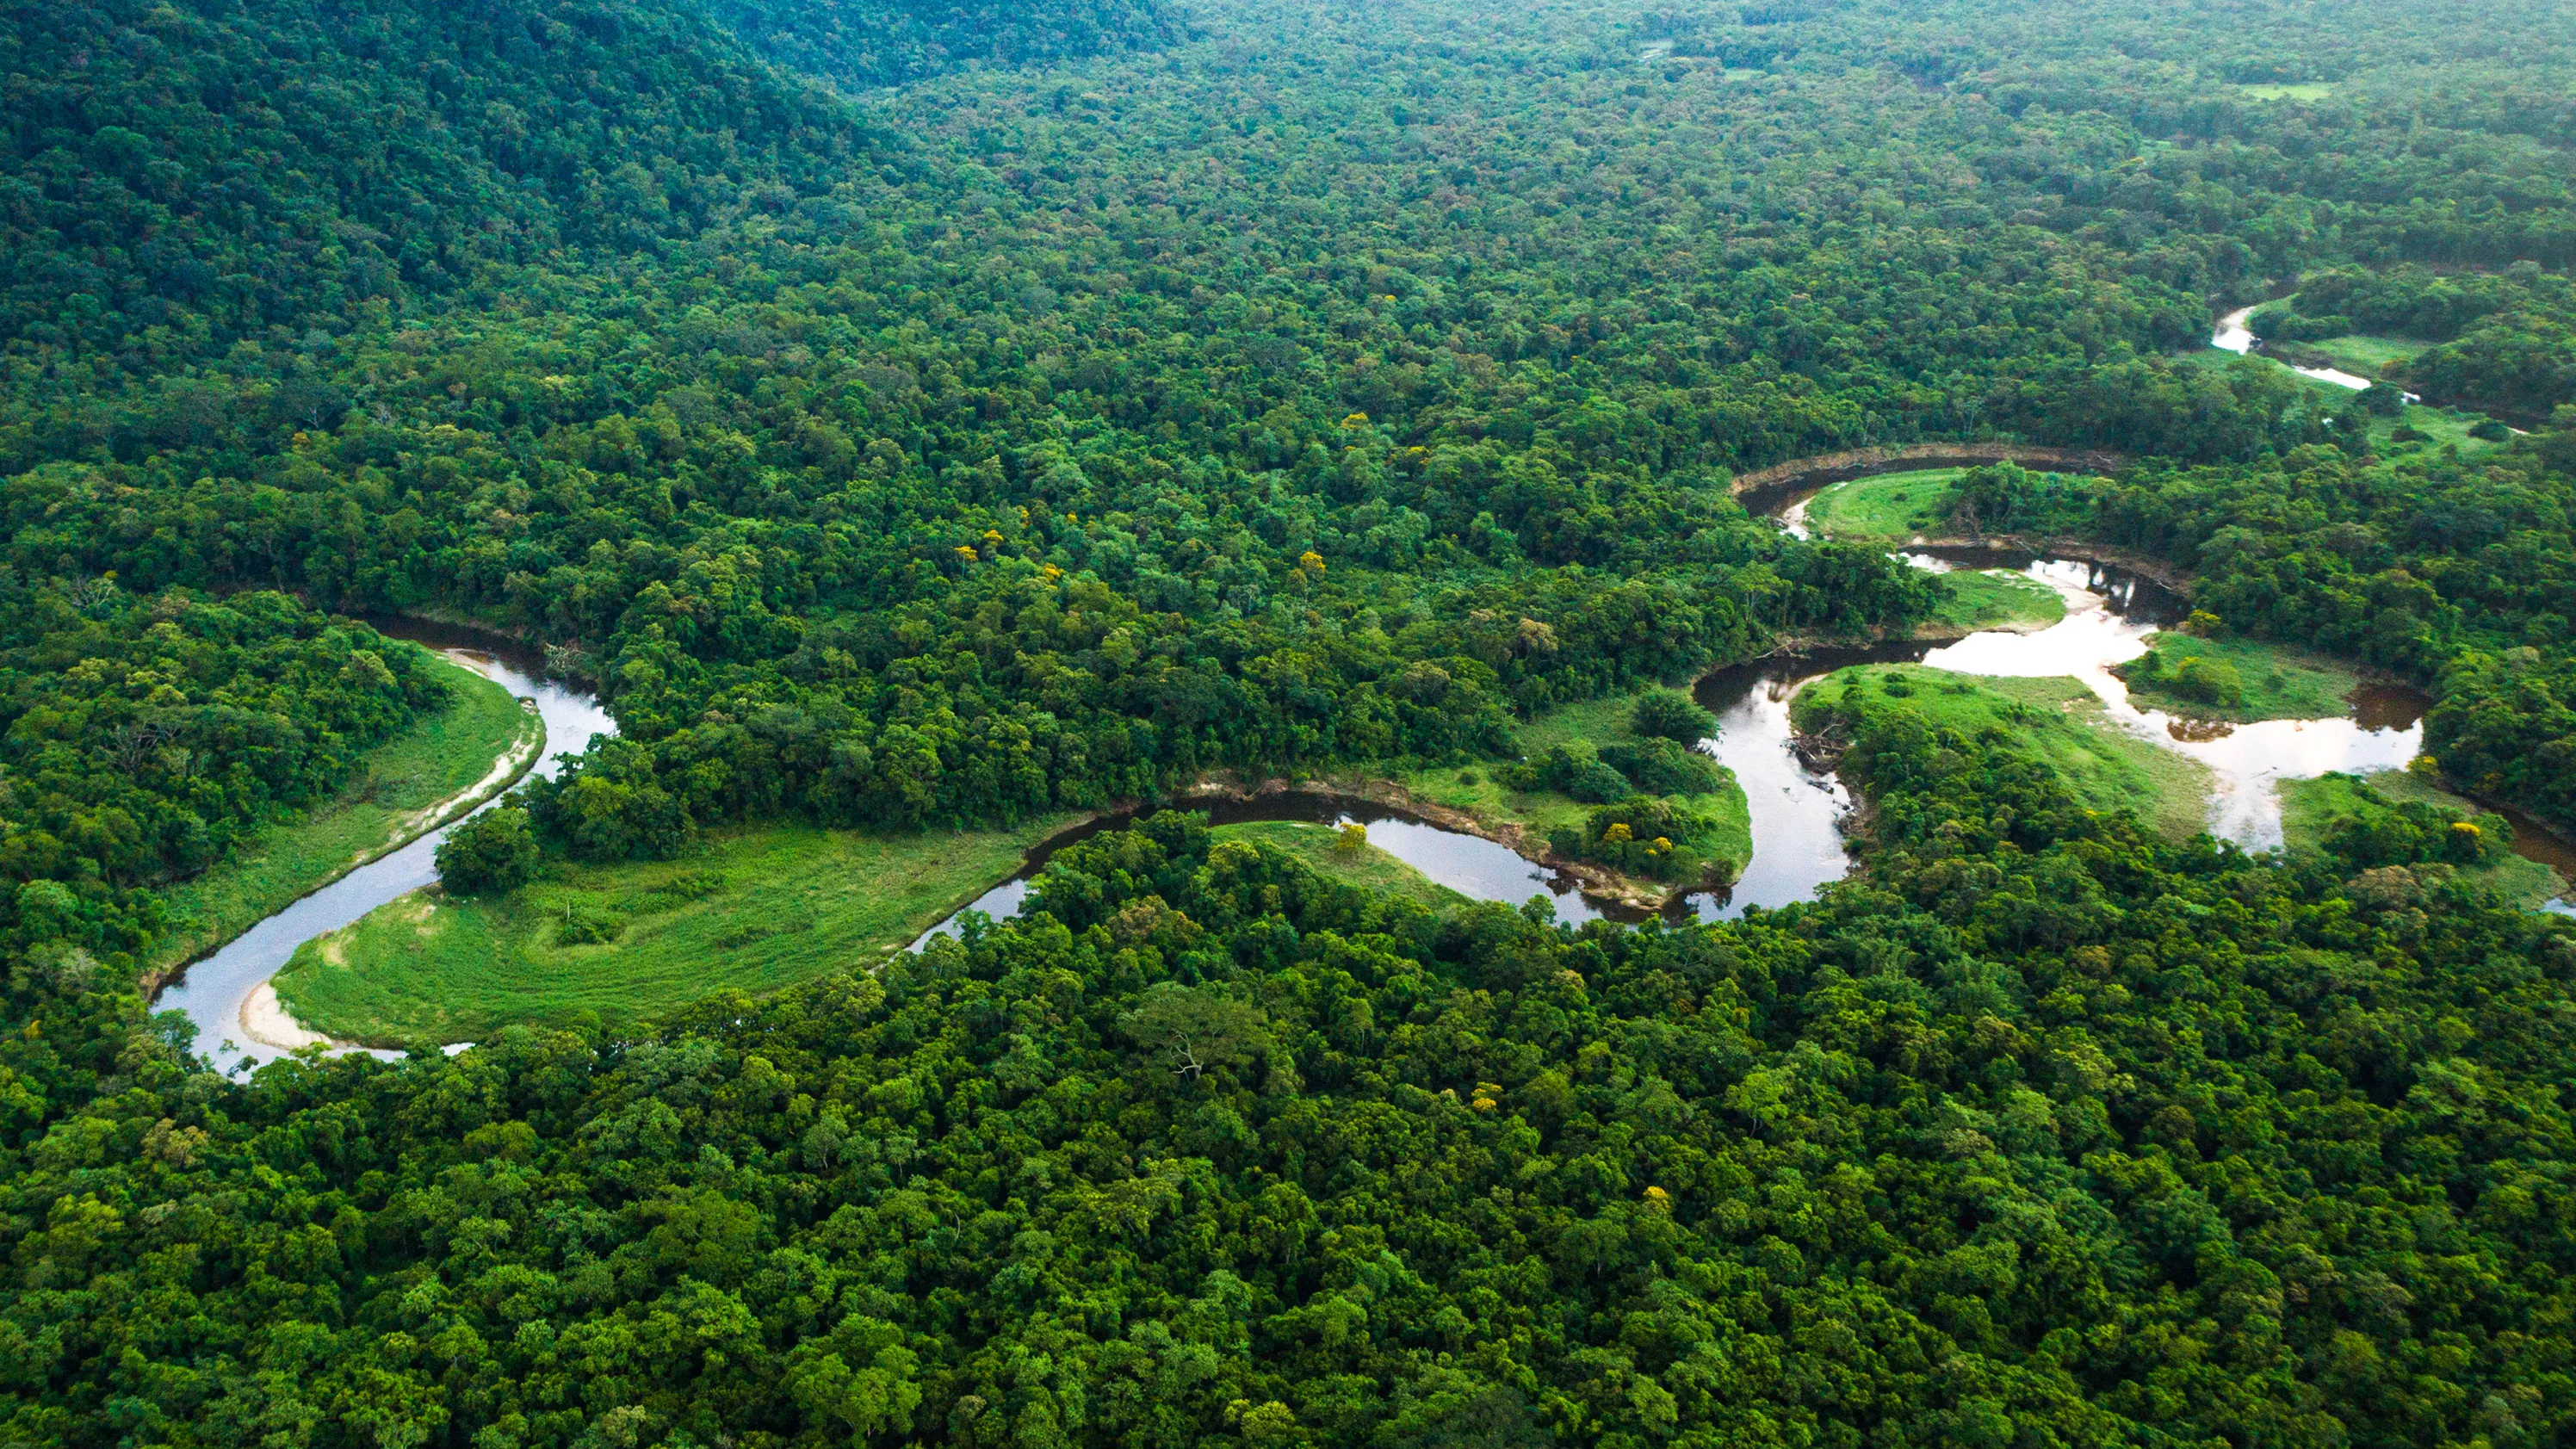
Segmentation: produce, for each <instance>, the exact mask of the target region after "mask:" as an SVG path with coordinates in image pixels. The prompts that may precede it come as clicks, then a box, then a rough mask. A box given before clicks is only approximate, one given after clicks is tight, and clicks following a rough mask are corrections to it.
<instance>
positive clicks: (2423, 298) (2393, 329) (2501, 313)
mask: <svg viewBox="0 0 2576 1449" xmlns="http://www.w3.org/2000/svg"><path fill="white" fill-rule="evenodd" d="M2571 324H2576V293H2571V292H2570V291H2569V289H2568V284H2567V278H2566V277H2565V276H2564V275H2563V274H2558V273H2548V272H2543V271H2542V270H2541V269H2540V267H2539V266H2538V264H2536V263H2533V262H2529V261H2524V262H2519V263H2516V264H2515V265H2514V266H2512V267H2510V268H2508V269H2506V270H2504V271H2502V272H2492V273H2482V272H2472V273H2469V274H2467V275H2455V274H2451V273H2448V272H2435V271H2431V270H2428V269H2426V268H2424V267H2421V266H2400V267H2394V268H2390V269H2388V270H2386V271H2380V272H2371V271H2362V270H2358V269H2349V268H2342V269H2336V270H2333V271H2329V272H2325V273H2323V274H2321V275H2318V276H2313V277H2309V278H2307V279H2306V280H2304V281H2302V282H2301V283H2300V284H2299V293H2298V295H2297V296H2296V297H2295V298H2293V299H2292V305H2291V306H2289V307H2283V308H2275V309H2271V310H2268V311H2265V312H2261V313H2257V314H2256V316H2255V318H2254V331H2255V333H2256V334H2257V335H2258V336H2262V337H2265V338H2277V339H2279V340H2281V341H2285V342H2303V341H2315V340H2322V339H2327V338H2334V337H2340V336H2342V335H2344V334H2346V333H2351V332H2367V333H2395V334H2398V335H2401V336H2406V337H2417V338H2423V339H2425V340H2427V341H2430V342H2436V343H2439V344H2440V345H2439V346H2435V347H2429V348H2426V349H2425V350H2424V351H2422V352H2420V353H2418V354H2417V355H2416V356H2414V357H2412V358H2409V359H2407V360H2406V361H2404V362H2402V363H2400V364H2397V365H2396V367H2395V369H2394V372H2395V376H2397V377H2398V378H2400V379H2402V380H2403V381H2405V382H2406V383H2407V384H2408V385H2409V386H2411V387H2414V388H2416V389H2417V390H2419V391H2421V392H2422V393H2423V394H2424V395H2425V396H2427V397H2430V398H2433V399H2436V400H2438V401H2444V402H2461V403H2467V404H2470V405H2473V406H2474V405H2485V406H2489V407H2494V408H2498V409H2502V410H2503V411H2505V412H2507V413H2512V414H2520V415H2523V416H2527V417H2543V416H2546V415H2547V414H2548V412H2549V410H2550V409H2551V408H2554V407H2556V406H2557V405H2559V404H2560V403H2564V402H2576V333H2572V332H2571V331H2570V327H2571Z"/></svg>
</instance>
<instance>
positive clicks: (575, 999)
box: [276, 819, 1466, 1045]
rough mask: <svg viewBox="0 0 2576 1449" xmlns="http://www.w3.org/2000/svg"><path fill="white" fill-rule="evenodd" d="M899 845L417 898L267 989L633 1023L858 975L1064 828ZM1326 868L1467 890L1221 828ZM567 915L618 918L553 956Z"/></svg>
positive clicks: (782, 830) (1321, 829)
mask: <svg viewBox="0 0 2576 1449" xmlns="http://www.w3.org/2000/svg"><path fill="white" fill-rule="evenodd" d="M1070 823H1071V821H1070V819H1056V820H1050V821H1047V822H1044V823H1043V824H1039V825H1033V826H1030V827H1028V828H1026V829H1022V830H1017V831H988V832H979V833H974V834H926V835H918V836H908V837H886V836H875V835H863V834H859V833H856V832H852V831H827V830H816V829H811V828H807V827H798V826H779V827H771V828H765V829H754V830H745V831H738V832H733V833H729V834H724V835H717V836H710V837H708V838H707V839H705V840H703V841H701V842H700V844H699V846H698V847H697V848H696V849H694V850H692V851H691V852H690V853H689V854H688V855H686V856H685V857H683V858H682V859H679V860H672V861H621V862H617V863H615V864H609V865H579V864H574V865H565V866H559V867H557V868H556V870H555V872H554V878H552V879H548V880H542V881H538V882H536V883H533V884H531V885H529V886H527V887H525V888H523V889H522V890H520V891H518V892H516V893H514V894H513V895H511V896H508V897H506V898H503V899H498V900H489V899H486V900H451V899H449V898H448V897H447V896H445V895H444V894H442V893H440V892H439V891H437V890H434V889H433V890H425V891H416V892H414V893H412V894H411V895H408V896H405V897H403V898H402V899H401V900H398V901H395V902H393V903H392V904H390V905H387V906H384V907H382V908H381V909H379V910H377V911H375V912H374V913H372V914H370V915H368V916H367V917H366V918H365V919H363V920H361V921H359V922H357V923H356V924H354V925H352V926H350V927H348V928H347V929H345V930H342V931H339V932H335V933H333V934H331V935H328V936H324V937H321V938H319V939H317V940H314V941H309V942H307V943H305V945H304V946H303V947H302V948H301V949H299V950H298V951H297V952H296V954H295V958H294V959H293V960H292V961H290V962H288V963H287V966H286V969H285V970H283V971H281V972H279V973H278V976H277V980H276V985H277V992H278V996H279V997H280V999H281V1000H283V1001H284V1002H285V1003H286V1005H287V1007H288V1009H289V1010H291V1011H292V1012H293V1013H294V1014H295V1017H296V1019H297V1020H298V1021H299V1022H301V1023H303V1024H304V1025H305V1026H307V1027H310V1028H312V1029H314V1030H316V1031H322V1032H327V1033H329V1034H330V1035H333V1036H337V1037H341V1038H343V1039H346V1040H351V1041H361V1042H367V1043H370V1044H374V1045H398V1044H401V1043H403V1042H405V1041H419V1040H426V1041H439V1042H446V1041H466V1040H475V1039H479V1038H482V1037H485V1036H488V1035H490V1034H491V1033H492V1032H493V1031H494V1030H496V1029H498V1028H499V1027H501V1026H503V1025H505V1024H507V1023H510V1022H522V1021H568V1020H575V1019H579V1018H582V1017H585V1016H596V1017H597V1018H598V1019H599V1020H600V1021H602V1022H603V1023H606V1024H608V1025H611V1026H617V1025H626V1024H631V1023H634V1022H637V1021H641V1020H648V1019H650V1018H652V1017H654V1016H658V1015H661V1014H663V1013H665V1012H668V1011H670V1010H673V1009H674V1008H677V1007H680V1006H684V1005H686V1004H687V1003H689V1002H691V1001H695V1000H698V999H700V998H702V997H705V996H707V995H710V994H712V993H714V992H717V991H724V990H740V991H748V992H754V993H762V992H769V991H775V990H777V989H779V988H781V987H785V986H792V985H794V984H796V983H797V982H800V981H805V980H809V979H811V978H813V977H816V976H819V975H822V974H824V973H826V972H829V971H833V970H837V969H840V968H843V967H849V966H864V965H873V964H874V963H876V962H878V961H881V960H883V959H884V958H886V957H887V956H889V955H891V954H893V953H894V952H895V951H896V950H898V949H900V948H902V947H904V946H906V945H909V944H910V943H911V942H912V941H913V940H914V939H915V938H916V937H918V936H919V935H920V934H921V933H922V932H923V931H925V930H927V929H929V928H930V927H931V926H932V925H934V924H936V923H937V922H938V921H940V920H941V919H942V918H944V917H945V916H947V915H948V914H949V913H950V912H952V911H954V910H956V909H957V908H958V907H959V906H960V905H963V904H964V903H965V902H967V901H969V900H972V899H974V898H975V897H976V896H978V895H981V894H982V893H983V892H984V891H986V890H987V889H989V888H991V886H992V885H993V884H994V883H995V882H997V881H1001V880H1006V879H1008V878H1009V877H1010V876H1012V875H1013V874H1015V873H1016V872H1018V870H1019V869H1020V868H1021V865H1022V863H1023V862H1024V861H1025V859H1026V858H1027V853H1028V850H1029V848H1030V847H1031V846H1033V845H1036V844H1037V843H1039V842H1040V841H1042V840H1044V839H1045V838H1046V837H1047V836H1048V835H1050V834H1053V833H1054V832H1055V831H1057V830H1060V829H1062V828H1064V827H1065V826H1066V825H1068V824H1070ZM1216 834H1217V836H1218V837H1219V838H1220V839H1245V840H1256V841H1260V842H1262V843H1264V844H1268V845H1271V846H1275V847H1277V848H1279V849H1281V850H1285V851H1287V852H1289V853H1290V854H1293V855H1295V856H1296V857H1298V858H1299V859H1301V860H1303V861H1305V862H1307V863H1308V864H1310V865H1312V866H1314V867H1315V868H1316V869H1318V870H1321V871H1323V872H1325V873H1326V874H1329V875H1332V876H1335V877H1338V878H1340V879H1343V880H1347V881H1350V882H1352V883H1354V884H1357V885H1361V886H1365V887H1367V888H1369V889H1372V890H1380V891H1390V892H1394V893H1397V894H1401V895H1406V896H1410V897H1412V898H1413V899H1415V900H1419V901H1421V902H1423V903H1424V904H1425V905H1428V906H1431V907H1432V908H1434V909H1436V910H1448V909H1452V908H1454V907H1456V906H1459V905H1461V904H1464V903H1465V899H1466V898H1465V897H1463V896H1460V895H1459V894H1457V893H1456V892H1454V891H1451V890H1448V889H1446V888H1444V887H1442V886H1438V885H1435V884H1433V883H1432V882H1431V881H1430V880H1429V879H1428V878H1426V877H1425V876H1423V875H1422V873H1421V872H1419V871H1417V870H1415V869H1414V868H1413V867H1411V866H1409V865H1406V864H1405V863H1404V862H1402V861H1400V860H1397V859H1396V858H1395V857H1394V856H1391V855H1389V854H1387V853H1386V852H1385V851H1382V850H1379V849H1377V848H1375V847H1373V846H1372V847H1370V848H1369V849H1368V850H1367V851H1366V852H1365V853H1363V854H1361V855H1358V856H1356V857H1354V856H1350V855H1345V854H1344V853H1343V852H1342V851H1340V850H1339V849H1337V848H1336V832H1335V831H1334V830H1333V829H1331V828H1330V827H1328V826H1321V825H1312V824H1306V823H1303V822H1296V821H1263V822H1258V823H1253V824H1244V825H1226V826H1220V827H1218V828H1217V831H1216ZM567 907H569V908H570V914H571V915H572V916H573V917H574V918H575V919H591V920H597V919H600V918H611V919H622V920H623V922H624V925H623V927H622V928H621V929H618V930H616V932H615V934H613V935H612V936H611V937H610V938H609V939H607V940H605V941H601V942H597V943H593V944H586V945H565V944H561V943H559V941H558V939H557V938H558V937H559V936H560V935H561V934H562V933H563V929H564V925H563V923H564V921H565V918H566V914H567V911H566V908H567Z"/></svg>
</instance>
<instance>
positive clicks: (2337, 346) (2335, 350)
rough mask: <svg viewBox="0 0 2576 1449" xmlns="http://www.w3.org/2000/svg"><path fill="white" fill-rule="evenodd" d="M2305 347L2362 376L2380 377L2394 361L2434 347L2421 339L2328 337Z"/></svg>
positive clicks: (2305, 343) (2306, 344)
mask: <svg viewBox="0 0 2576 1449" xmlns="http://www.w3.org/2000/svg"><path fill="white" fill-rule="evenodd" d="M2299 345H2300V346H2302V347H2306V348H2311V349H2313V350H2315V351H2317V352H2321V353H2324V354H2325V355H2326V356H2327V357H2329V358H2331V359H2333V361H2334V365H2335V366H2337V367H2340V368H2342V369H2343V370H2344V371H2346V372H2350V373H2358V374H2359V375H2361V376H2363V377H2377V376H2379V369H2380V368H2381V367H2382V366H2383V365H2385V364H2387V363H2391V362H2404V361H2405V360H2407V359H2408V358H2410V357H2413V356H2414V355H2415V354H2416V353H2419V352H2422V351H2423V350H2424V349H2426V348H2428V347H2430V346H2432V345H2433V344H2432V343H2430V342H2426V341H2424V340H2423V339H2422V338H2419V337H2368V336H2363V335H2361V334H2358V333H2356V334H2354V335H2352V336H2349V337H2329V338H2327V339H2326V340H2324V341H2323V342H2303V343H2300V344H2299Z"/></svg>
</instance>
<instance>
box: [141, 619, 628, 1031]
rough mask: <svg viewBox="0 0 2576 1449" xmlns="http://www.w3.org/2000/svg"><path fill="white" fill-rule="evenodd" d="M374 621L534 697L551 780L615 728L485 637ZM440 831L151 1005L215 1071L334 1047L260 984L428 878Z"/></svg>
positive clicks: (379, 862)
mask: <svg viewBox="0 0 2576 1449" xmlns="http://www.w3.org/2000/svg"><path fill="white" fill-rule="evenodd" d="M373 622H374V623H375V626H376V629H377V631H378V632H379V633H383V634H386V635H389V636H391V637H393V638H397V639H409V640H411V641H412V642H414V643H418V644H425V645H427V646H429V647H430V648H433V649H436V650H438V652H439V653H441V654H443V655H445V656H446V657H447V658H449V659H452V660H454V661H455V662H457V663H459V664H462V665H464V666H465V667H466V668H469V669H472V670H474V671H475V672H476V673H478V674H481V675H483V676H485V677H486V678H489V679H492V680H495V681H497V682H498V683H499V684H500V685H501V686H502V687H503V688H505V689H507V690H509V691H510V692H511V693H512V694H514V695H517V696H518V697H519V698H520V699H522V700H528V701H533V703H534V704H535V707H536V711H537V714H538V716H539V718H541V719H542V720H543V721H544V723H545V743H544V744H542V745H540V746H539V747H538V755H537V760H536V763H535V764H534V766H533V767H532V768H533V769H534V770H535V771H536V772H537V773H539V774H542V775H546V776H548V777H551V776H552V775H553V774H554V772H555V771H556V769H557V768H559V766H558V764H557V761H556V756H558V755H563V754H578V753H580V752H581V751H583V750H585V749H588V748H589V747H590V739H591V736H593V735H597V734H615V733H616V732H617V726H616V724H615V722H613V721H611V720H610V719H609V717H608V712H607V711H606V710H604V709H601V708H600V706H599V702H598V701H597V700H595V699H593V698H592V697H591V696H589V695H587V694H584V693H581V692H579V691H577V690H573V689H567V688H565V687H564V686H562V685H560V684H556V683H553V682H551V681H548V680H546V679H545V678H543V677H542V669H541V668H540V666H539V665H538V664H537V662H536V661H535V660H534V659H532V658H529V657H526V656H524V655H521V654H519V653H518V652H517V651H515V650H514V651H510V652H509V653H508V654H506V655H505V654H503V653H500V652H496V646H495V645H494V643H493V642H492V640H491V639H489V638H488V637H486V636H484V635H481V634H476V633H471V632H468V631H465V630H461V629H451V628H447V627H444V626H441V625H437V624H429V623H423V622H420V621H417V620H399V621H396V620H376V621H373ZM485 808H489V807H488V806H486V807H485ZM448 828H450V827H442V828H440V829H437V830H434V831H431V832H430V833H429V834H427V835H424V836H422V837H421V838H419V839H418V840H415V841H413V842H411V843H410V844H408V845H405V846H403V847H402V848H401V849H399V850H395V851H393V852H392V853H390V854H387V855H383V856H380V857H378V858H377V859H375V860H373V861H371V862H369V863H368V864H366V865H362V866H360V867H358V868H357V869H356V870H353V871H351V872H349V873H348V874H347V875H344V876H342V877H340V878H339V879H338V880H336V881H333V882H332V883H331V884H329V885H326V886H324V887H322V888H321V889H320V890H317V891H315V892H313V893H312V894H311V895H308V896H305V897H304V898H302V899H301V900H298V901H296V902H295V903H294V904H293V905H290V906H288V907H287V908H286V909H284V910H282V911H279V912H278V913H277V914H275V915H273V916H270V917H268V918H267V919H265V920H263V921H261V922H260V923H259V924H258V925H255V926H253V927H251V928H250V929H249V930H247V931H245V932H243V933H242V934H240V935H238V936H235V937H234V938H233V939H232V940H230V941H228V942H226V943H225V944H224V945H223V946H222V947H221V948H220V949H218V950H216V951H215V952H214V953H213V954H211V955H208V956H205V957H201V958H200V959H198V960H196V961H194V962H191V963H190V964H189V966H188V968H187V971H186V974H184V975H183V976H181V977H180V978H179V979H178V980H177V981H175V982H173V983H171V984H170V985H168V986H166V987H164V988H163V989H162V991H161V994H160V996H159V997H158V998H157V999H156V1000H155V1001H154V1003H153V1004H154V1006H155V1007H156V1008H157V1009H160V1010H164V1011H167V1010H174V1009H175V1010H179V1011H184V1012H186V1013H187V1014H188V1019H189V1020H190V1021H192V1022H194V1023H196V1027H197V1050H198V1051H199V1052H200V1053H202V1054H204V1055H205V1056H206V1057H207V1058H209V1059H210V1060H212V1061H213V1062H214V1064H215V1069H216V1070H217V1071H223V1072H230V1071H234V1070H237V1069H239V1068H241V1067H244V1066H247V1065H252V1064H255V1063H257V1062H259V1061H261V1060H265V1059H267V1058H269V1057H275V1056H281V1055H283V1054H285V1053H286V1052H288V1051H290V1050H292V1049H294V1048H296V1047H301V1046H308V1045H315V1044H321V1045H336V1044H335V1043H331V1042H329V1041H328V1040H327V1039H325V1038H323V1037H319V1036H316V1035H314V1034H313V1033H311V1032H307V1031H305V1030H303V1029H302V1028H300V1027H298V1026H297V1025H296V1024H295V1022H294V1019H293V1018H291V1017H289V1016H288V1015H286V1013H285V1012H284V1011H282V1010H280V1009H279V1007H278V1005H277V997H276V993H275V992H273V991H271V990H270V989H269V984H268V981H269V978H270V977H272V976H274V975H276V974H277V971H278V968H279V967H282V966H284V965H285V964H286V961H287V958H288V957H290V956H292V955H294V954H295V948H296V947H298V946H301V945H303V944H304V943H305V942H306V941H309V940H311V939H313V938H314V937H316V936H319V935H323V934H325V933H327V932H331V931H336V930H339V929H340V928H341V927H343V926H346V925H349V924H350V923H352V922H354V921H356V920H357V919H358V918H359V917H361V916H363V915H365V914H366V913H367V912H369V911H372V910H374V909H375V908H376V907H378V906H381V905H385V904H387V903H389V902H391V901H393V900H394V899H395V898H396V897H399V896H402V895H405V894H407V893H409V892H411V891H415V890H418V889H420V888H421V887H422V886H425V885H428V884H430V883H431V882H432V881H435V880H437V879H438V865H437V861H436V856H437V854H438V843H439V842H440V841H442V840H444V839H446V838H447V830H448ZM377 1055H379V1056H394V1055H399V1053H393V1052H378V1053H377Z"/></svg>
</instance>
